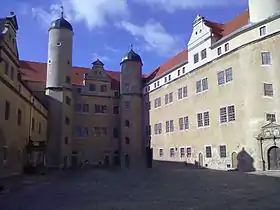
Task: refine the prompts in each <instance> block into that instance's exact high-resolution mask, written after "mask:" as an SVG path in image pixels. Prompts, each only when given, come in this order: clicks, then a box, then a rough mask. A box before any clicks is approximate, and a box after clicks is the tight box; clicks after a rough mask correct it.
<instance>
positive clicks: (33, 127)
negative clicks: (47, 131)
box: [31, 117, 35, 131]
mask: <svg viewBox="0 0 280 210" xmlns="http://www.w3.org/2000/svg"><path fill="white" fill-rule="evenodd" d="M31 130H32V131H34V130H35V119H34V117H32V119H31Z"/></svg>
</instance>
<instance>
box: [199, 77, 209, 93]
mask: <svg viewBox="0 0 280 210" xmlns="http://www.w3.org/2000/svg"><path fill="white" fill-rule="evenodd" d="M205 90H208V79H207V78H204V79H201V80H199V81H197V82H196V92H197V93H200V92H202V91H205Z"/></svg>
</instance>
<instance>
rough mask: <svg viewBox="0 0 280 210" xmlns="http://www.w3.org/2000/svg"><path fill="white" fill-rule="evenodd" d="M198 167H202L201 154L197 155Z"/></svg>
mask: <svg viewBox="0 0 280 210" xmlns="http://www.w3.org/2000/svg"><path fill="white" fill-rule="evenodd" d="M198 166H199V167H203V154H202V153H199V155H198Z"/></svg>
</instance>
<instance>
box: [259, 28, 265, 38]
mask: <svg viewBox="0 0 280 210" xmlns="http://www.w3.org/2000/svg"><path fill="white" fill-rule="evenodd" d="M265 35H266V26H262V27H260V36H265Z"/></svg>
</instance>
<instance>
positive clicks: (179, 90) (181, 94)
mask: <svg viewBox="0 0 280 210" xmlns="http://www.w3.org/2000/svg"><path fill="white" fill-rule="evenodd" d="M182 98H183V88H179V89H178V99H182Z"/></svg>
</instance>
